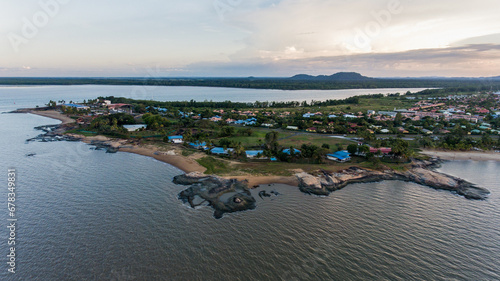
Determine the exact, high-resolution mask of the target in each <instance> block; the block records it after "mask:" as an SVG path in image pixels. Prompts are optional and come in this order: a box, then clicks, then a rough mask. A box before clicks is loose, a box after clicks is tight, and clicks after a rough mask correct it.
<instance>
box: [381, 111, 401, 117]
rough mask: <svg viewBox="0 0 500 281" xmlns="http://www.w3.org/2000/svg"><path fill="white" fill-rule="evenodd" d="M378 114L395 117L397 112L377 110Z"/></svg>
mask: <svg viewBox="0 0 500 281" xmlns="http://www.w3.org/2000/svg"><path fill="white" fill-rule="evenodd" d="M378 114H379V115H384V116H390V117H396V114H397V113H396V112H394V111H379V112H378Z"/></svg>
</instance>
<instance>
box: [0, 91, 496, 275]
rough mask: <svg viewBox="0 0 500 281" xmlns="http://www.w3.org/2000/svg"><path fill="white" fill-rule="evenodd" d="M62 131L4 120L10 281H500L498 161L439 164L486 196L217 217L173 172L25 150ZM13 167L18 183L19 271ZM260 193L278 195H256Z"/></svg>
mask: <svg viewBox="0 0 500 281" xmlns="http://www.w3.org/2000/svg"><path fill="white" fill-rule="evenodd" d="M33 100H35V98H32V99H31V102H32V101H33ZM2 106H4V105H3V104H2ZM57 123H58V121H54V120H51V119H48V118H44V117H40V116H34V115H27V114H0V124H1V126H0V145H1V147H2V154H1V158H0V171H1V173H0V177H1V178H2V180H1V181H0V182H1V183H2V186H3V187H1V188H0V200H2V202H4V203H3V204H2V205H3V206H4V207H2V208H0V229H1V230H0V254H1V258H0V260H1V261H2V262H1V263H0V280H500V187H499V185H498V182H500V175H499V174H500V173H499V172H500V163H498V162H474V161H461V162H459V161H455V162H448V163H445V164H444V165H443V167H442V168H441V169H440V170H441V171H443V172H446V173H449V174H453V175H456V176H459V177H462V178H465V179H467V180H469V181H471V182H474V183H476V184H479V185H481V186H484V187H486V188H488V189H489V190H490V191H491V192H492V193H491V195H490V197H489V198H488V199H487V200H484V201H472V200H467V199H465V198H463V197H461V196H458V195H456V194H453V193H450V192H447V191H437V190H434V189H431V188H428V187H425V186H421V185H417V184H412V183H406V182H400V181H386V182H381V183H369V184H353V185H350V186H348V187H346V188H344V189H342V190H339V191H336V192H334V193H332V194H331V195H330V196H329V197H317V196H310V195H306V194H303V193H301V192H300V191H299V190H298V188H296V187H291V186H286V185H272V186H261V187H260V188H258V189H256V190H253V191H252V192H253V194H254V196H255V198H256V199H257V208H256V209H255V210H251V211H246V212H240V213H234V214H226V215H225V216H224V217H223V218H222V219H220V220H216V219H214V218H213V210H212V209H211V208H209V207H201V208H198V209H191V208H188V207H187V206H186V205H184V204H182V202H181V201H180V200H178V199H177V194H178V193H179V192H180V191H182V190H183V188H185V187H183V186H178V185H175V184H173V183H172V182H171V180H172V178H173V177H174V176H175V175H178V174H180V173H181V171H180V170H178V169H177V168H175V167H172V166H170V165H167V164H165V163H161V162H158V161H156V160H154V159H150V158H147V157H144V156H140V155H134V154H128V153H121V152H120V153H116V154H107V153H105V152H104V151H95V150H92V149H91V146H88V145H86V144H83V143H80V142H52V143H42V142H31V143H26V142H25V140H26V139H28V138H30V137H33V136H36V135H37V134H39V133H40V132H38V131H36V130H34V129H33V128H34V127H35V126H39V125H46V124H57ZM28 154H35V155H34V156H27V155H28ZM8 168H15V169H16V171H17V180H18V187H17V189H16V199H17V200H16V217H17V218H18V222H17V224H18V225H17V226H18V228H17V229H16V262H17V264H16V273H15V274H11V273H8V272H7V268H8V266H7V260H8V258H7V254H8V253H9V251H8V246H7V237H8V235H9V231H8V229H7V228H6V226H7V225H8V223H7V219H8V210H7V169H8ZM263 189H265V190H267V191H271V190H277V191H278V192H279V193H280V194H281V195H280V196H277V197H271V198H265V199H260V198H259V197H258V195H257V193H258V192H259V191H260V190H263Z"/></svg>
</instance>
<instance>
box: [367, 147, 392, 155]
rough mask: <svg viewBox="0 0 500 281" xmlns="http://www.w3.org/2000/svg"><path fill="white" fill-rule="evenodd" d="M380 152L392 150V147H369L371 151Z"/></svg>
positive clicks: (384, 152)
mask: <svg viewBox="0 0 500 281" xmlns="http://www.w3.org/2000/svg"><path fill="white" fill-rule="evenodd" d="M379 150H380V152H382V153H383V154H389V153H391V152H392V148H390V147H379V148H375V147H370V152H371V153H377V151H379Z"/></svg>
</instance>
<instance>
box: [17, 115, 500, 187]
mask: <svg viewBox="0 0 500 281" xmlns="http://www.w3.org/2000/svg"><path fill="white" fill-rule="evenodd" d="M23 113H31V114H35V115H39V116H43V117H47V118H52V119H56V120H59V121H61V122H62V123H61V124H60V125H61V126H63V125H66V124H71V123H74V122H75V120H74V119H71V118H69V117H67V116H65V115H63V114H61V113H59V112H57V111H54V110H49V111H34V110H27V111H26V112H23ZM68 135H69V136H71V137H73V138H75V139H79V140H80V141H82V142H84V143H86V144H91V145H92V144H94V145H95V144H96V143H97V144H101V145H102V144H104V145H105V146H108V147H111V148H113V149H115V151H121V152H127V153H134V154H138V155H142V156H147V157H151V158H154V159H156V160H158V161H161V162H163V163H167V164H169V165H172V166H174V167H176V168H178V169H180V170H182V171H183V172H184V173H186V174H188V173H192V172H199V173H204V172H205V171H206V168H205V167H203V166H201V165H200V164H199V163H198V162H197V161H195V158H193V157H186V156H182V155H179V154H178V153H176V149H175V148H174V149H172V150H170V151H161V150H160V149H158V147H155V146H154V145H138V144H134V143H133V141H131V140H125V139H112V138H108V137H105V136H100V135H98V136H92V137H87V136H83V135H78V134H68ZM422 154H424V155H428V156H430V157H434V158H438V159H442V160H451V161H454V160H474V161H491V160H493V161H500V153H498V154H492V153H486V152H453V151H435V150H424V151H422ZM221 178H224V179H235V180H238V181H246V182H247V183H248V186H249V187H250V188H254V187H258V186H259V185H270V184H286V185H290V186H295V187H298V186H300V185H301V182H300V180H299V179H298V178H297V176H262V175H243V176H242V175H238V176H230V175H225V176H221Z"/></svg>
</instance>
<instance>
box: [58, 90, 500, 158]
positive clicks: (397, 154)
mask: <svg viewBox="0 0 500 281" xmlns="http://www.w3.org/2000/svg"><path fill="white" fill-rule="evenodd" d="M121 100H123V99H122V98H114V97H108V98H102V97H101V98H98V99H95V100H89V101H84V102H83V103H73V102H69V103H66V102H65V101H58V102H54V101H51V102H49V104H48V106H49V107H55V108H58V109H60V110H61V111H62V112H63V113H65V114H67V115H68V116H70V117H72V118H74V119H75V120H76V124H77V127H76V128H73V129H72V131H71V132H72V133H81V134H87V135H90V136H91V135H96V134H103V135H107V136H111V137H117V138H125V139H132V140H135V141H137V142H163V143H170V144H172V145H177V146H180V147H182V148H183V149H188V150H199V151H203V152H205V153H206V154H209V155H213V156H219V157H221V158H230V159H239V160H244V159H246V160H244V161H249V160H250V161H261V162H262V161H268V162H275V161H281V162H297V163H303V162H307V163H325V162H329V161H331V162H340V163H343V162H348V161H351V160H352V158H353V157H359V158H362V159H370V161H371V162H374V163H379V162H380V161H381V160H382V161H389V162H394V161H395V159H396V160H397V159H399V160H397V161H400V162H405V161H406V160H405V159H407V158H408V157H415V156H416V155H417V154H416V151H418V149H419V148H422V147H425V148H429V147H430V148H443V149H449V150H490V149H491V150H498V147H499V146H500V144H499V142H500V140H499V138H498V134H499V130H500V118H498V117H499V116H500V102H499V100H500V93H472V94H470V93H469V94H457V95H446V96H437V97H427V96H419V95H401V96H400V95H394V96H383V95H382V96H381V95H372V96H368V97H359V100H361V102H359V104H341V105H337V106H316V105H307V103H306V104H304V103H302V104H299V106H296V107H289V108H280V107H276V108H274V107H267V108H255V107H254V108H252V107H248V108H240V107H241V105H239V106H238V107H237V106H234V105H229V106H225V107H224V108H214V105H211V104H209V105H208V106H203V107H199V106H197V104H196V103H193V102H192V101H191V102H190V103H189V104H190V105H191V106H178V105H177V104H168V102H164V103H161V102H157V103H156V104H154V105H152V104H151V103H154V102H152V101H151V102H149V104H148V103H145V102H143V101H134V100H126V101H127V102H126V103H125V102H120V101H121ZM377 101H379V104H386V105H385V106H384V107H380V106H378V107H379V108H377V106H376V104H377ZM389 101H397V103H396V102H394V104H395V105H397V104H404V105H407V108H399V107H395V108H393V109H392V110H390V109H387V108H388V107H389V106H392V104H391V102H389ZM297 104H298V103H297ZM365 104H368V106H366V105H365ZM370 104H373V108H371V107H369V105H370Z"/></svg>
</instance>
